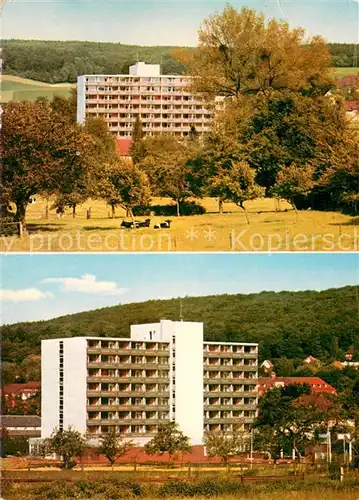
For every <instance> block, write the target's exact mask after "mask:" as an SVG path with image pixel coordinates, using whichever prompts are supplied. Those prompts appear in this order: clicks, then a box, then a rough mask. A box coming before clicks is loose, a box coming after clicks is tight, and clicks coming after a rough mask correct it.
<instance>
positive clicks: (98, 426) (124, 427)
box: [87, 420, 158, 437]
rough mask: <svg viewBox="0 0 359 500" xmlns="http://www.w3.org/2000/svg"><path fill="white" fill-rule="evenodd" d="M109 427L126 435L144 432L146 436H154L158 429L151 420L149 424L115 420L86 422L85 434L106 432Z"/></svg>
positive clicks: (136, 434) (95, 434)
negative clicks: (131, 423)
mask: <svg viewBox="0 0 359 500" xmlns="http://www.w3.org/2000/svg"><path fill="white" fill-rule="evenodd" d="M110 429H115V430H116V431H117V432H118V433H120V434H126V436H128V437H132V436H138V435H143V434H145V435H146V436H154V435H155V434H156V432H157V429H158V424H156V423H154V422H151V423H150V424H149V425H141V424H136V425H135V424H134V425H130V424H128V423H126V424H119V423H118V422H116V421H113V422H112V421H111V420H110V421H107V423H106V424H105V423H104V422H96V423H91V425H89V423H88V424H87V434H88V436H99V435H101V434H106V433H107V432H108V431H109V430H110Z"/></svg>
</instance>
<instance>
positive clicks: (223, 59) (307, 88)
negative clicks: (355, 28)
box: [185, 5, 332, 100]
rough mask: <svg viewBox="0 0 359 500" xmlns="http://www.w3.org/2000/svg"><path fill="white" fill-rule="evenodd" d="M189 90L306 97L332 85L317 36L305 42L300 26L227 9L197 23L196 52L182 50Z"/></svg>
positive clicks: (323, 48) (207, 94)
mask: <svg viewBox="0 0 359 500" xmlns="http://www.w3.org/2000/svg"><path fill="white" fill-rule="evenodd" d="M185 60H186V62H187V64H188V66H189V74H190V75H192V76H194V77H195V78H194V80H193V84H192V85H193V90H194V92H196V93H200V94H202V95H203V96H204V97H208V98H209V99H211V100H212V99H213V98H214V97H216V96H224V97H226V98H227V97H229V98H237V97H238V96H240V95H254V94H257V93H264V94H266V93H268V92H270V91H271V90H275V89H277V90H278V89H290V90H293V91H300V92H303V93H306V94H310V95H313V94H317V93H318V92H320V93H325V92H327V91H328V90H329V89H330V87H331V85H332V77H331V74H330V67H329V66H330V64H331V56H330V54H329V51H328V48H327V46H326V44H325V42H324V40H323V39H322V38H320V37H313V38H312V39H311V40H307V39H305V31H304V29H301V28H294V29H291V28H290V26H289V24H288V23H286V22H285V21H277V20H275V19H270V20H269V21H268V22H266V21H265V17H264V15H263V14H257V13H256V12H255V11H254V10H252V9H248V8H243V9H242V10H241V11H238V10H236V9H235V8H234V7H232V6H230V5H227V6H226V7H225V9H224V10H223V12H221V13H218V14H214V15H212V16H210V17H208V18H207V19H205V20H204V21H203V23H202V26H201V28H200V30H199V43H198V47H197V48H196V50H194V51H193V52H191V53H188V52H186V55H185Z"/></svg>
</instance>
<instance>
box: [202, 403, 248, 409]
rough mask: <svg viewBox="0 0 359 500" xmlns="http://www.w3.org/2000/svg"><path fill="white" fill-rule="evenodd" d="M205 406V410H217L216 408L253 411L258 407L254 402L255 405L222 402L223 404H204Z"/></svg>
mask: <svg viewBox="0 0 359 500" xmlns="http://www.w3.org/2000/svg"><path fill="white" fill-rule="evenodd" d="M203 408H204V409H205V410H209V411H216V410H224V411H226V410H248V411H252V410H256V409H257V405H255V404H253V405H244V404H241V403H238V404H233V405H232V404H227V405H225V404H221V405H219V404H218V405H210V404H205V403H204V404H203Z"/></svg>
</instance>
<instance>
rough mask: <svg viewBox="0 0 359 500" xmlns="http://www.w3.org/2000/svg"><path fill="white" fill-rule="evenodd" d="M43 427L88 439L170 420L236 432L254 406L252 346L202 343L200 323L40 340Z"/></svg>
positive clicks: (144, 434)
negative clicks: (119, 335) (127, 333)
mask: <svg viewBox="0 0 359 500" xmlns="http://www.w3.org/2000/svg"><path fill="white" fill-rule="evenodd" d="M41 348H42V353H41V357H42V374H41V380H42V382H41V384H42V403H41V405H42V407H41V417H42V430H41V437H42V438H46V437H48V436H50V434H51V433H52V431H53V430H54V428H56V427H57V428H60V429H61V428H62V429H66V428H68V426H72V427H74V428H75V429H77V430H78V431H80V432H81V433H83V434H86V436H87V437H88V438H96V437H98V436H99V435H101V434H103V433H106V432H108V431H109V430H110V429H111V428H113V427H115V428H116V429H117V430H118V431H119V432H120V433H122V434H123V435H124V436H125V437H129V438H130V439H131V440H133V441H135V442H137V443H138V444H144V443H146V442H147V441H148V440H149V439H150V438H151V437H152V436H153V435H154V434H155V433H156V431H157V428H158V425H159V424H161V423H163V422H168V421H170V420H175V421H176V422H177V424H178V425H179V428H180V429H181V430H182V431H183V432H184V433H185V434H186V435H187V436H188V437H190V439H191V441H192V444H201V443H202V440H203V432H204V431H205V430H209V431H217V430H218V431H219V430H222V431H229V432H230V431H232V432H236V431H237V432H239V431H243V430H246V429H248V428H249V426H250V424H251V423H252V422H253V419H254V418H255V416H256V412H257V402H258V395H257V376H258V373H257V370H258V344H249V343H233V342H225V343H224V342H223V343H222V342H205V341H204V340H203V323H197V322H185V321H170V320H161V321H160V323H154V324H144V325H133V326H131V335H130V338H107V337H73V338H63V339H51V340H43V341H42V346H41Z"/></svg>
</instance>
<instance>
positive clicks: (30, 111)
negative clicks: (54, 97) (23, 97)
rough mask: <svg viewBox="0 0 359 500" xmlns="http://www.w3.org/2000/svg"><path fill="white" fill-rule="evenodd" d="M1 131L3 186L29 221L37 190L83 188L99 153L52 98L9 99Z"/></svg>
mask: <svg viewBox="0 0 359 500" xmlns="http://www.w3.org/2000/svg"><path fill="white" fill-rule="evenodd" d="M2 132H3V134H2V139H3V140H2V156H3V160H2V179H1V188H2V192H3V195H4V197H5V199H7V200H9V201H11V202H13V203H14V204H15V205H16V220H18V221H22V222H23V221H24V220H25V215H26V208H27V206H28V204H29V202H30V200H31V197H32V196H34V195H35V194H38V193H42V192H47V193H61V194H62V195H66V194H67V195H69V194H70V193H72V192H73V191H74V190H76V189H77V188H80V186H81V188H82V186H83V185H84V177H85V176H86V174H85V172H88V168H89V166H90V164H93V161H94V159H95V157H96V151H95V150H94V147H93V146H94V142H93V140H92V138H91V137H90V136H89V135H87V134H86V133H84V132H83V131H82V130H81V127H79V126H78V125H77V124H72V123H70V122H69V121H68V120H67V119H66V118H61V116H60V115H59V114H57V113H55V112H53V111H52V109H51V106H50V104H49V102H47V101H46V100H45V101H44V100H42V101H35V102H29V101H26V102H15V101H14V102H10V103H7V104H6V106H5V109H4V113H3V128H2ZM75 187H76V189H75Z"/></svg>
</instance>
